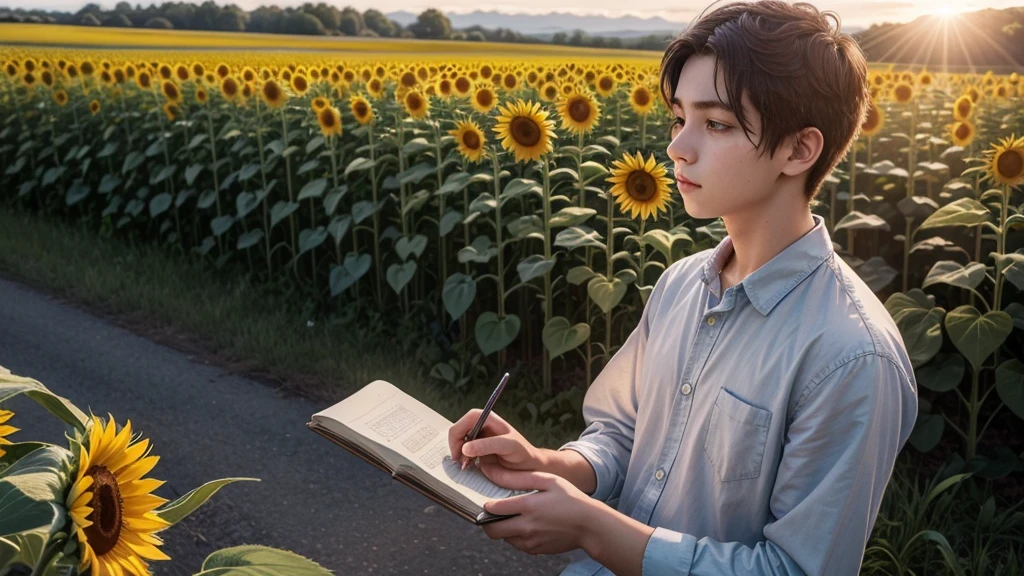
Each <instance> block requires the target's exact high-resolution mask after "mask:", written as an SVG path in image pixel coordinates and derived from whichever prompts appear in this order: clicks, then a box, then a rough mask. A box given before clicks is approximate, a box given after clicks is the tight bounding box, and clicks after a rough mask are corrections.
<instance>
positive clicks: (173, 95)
mask: <svg viewBox="0 0 1024 576" xmlns="http://www.w3.org/2000/svg"><path fill="white" fill-rule="evenodd" d="M160 91H161V92H163V94H164V97H165V98H167V100H168V101H169V102H175V103H177V102H180V101H181V90H179V89H178V85H177V84H175V83H174V82H172V81H171V80H167V81H165V82H164V83H163V84H162V85H161V86H160Z"/></svg>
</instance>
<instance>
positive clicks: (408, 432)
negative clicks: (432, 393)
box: [306, 380, 537, 524]
mask: <svg viewBox="0 0 1024 576" xmlns="http://www.w3.org/2000/svg"><path fill="white" fill-rule="evenodd" d="M306 426H307V427H308V428H310V429H311V430H313V431H314V432H316V433H317V434H320V435H322V436H324V437H326V438H327V439H329V440H331V441H333V442H335V443H337V444H338V445H340V446H341V447H342V448H345V449H346V450H348V451H349V452H351V453H353V454H355V455H356V456H358V457H360V458H362V459H363V460H366V461H367V462H369V463H370V464H373V465H374V466H376V467H377V468H380V469H381V470H384V471H385V472H387V473H388V474H390V475H391V477H392V478H395V479H397V480H399V481H400V482H402V483H403V484H405V485H407V486H409V487H411V488H413V489H415V490H416V491H418V492H420V493H421V494H423V495H425V496H427V497H428V498H430V499H431V500H433V501H434V502H437V503H438V504H440V505H441V506H444V507H445V508H447V509H448V510H451V511H452V512H455V513H456V514H458V515H459V516H461V517H463V518H465V519H466V520H469V521H470V522H472V523H474V524H486V523H488V522H494V521H497V520H503V519H505V518H512V517H514V516H518V514H513V515H498V514H491V513H490V512H487V511H485V510H484V507H483V506H484V502H487V501H490V500H500V499H502V498H509V497H512V496H518V495H520V494H530V493H533V492H537V491H536V490H510V489H508V488H502V487H501V486H498V485H497V484H495V483H493V482H491V481H490V479H488V478H487V476H485V475H484V474H483V472H481V471H480V470H479V469H478V468H476V467H475V466H472V465H470V466H467V467H466V469H465V470H461V469H460V466H459V463H458V462H456V461H454V460H452V457H451V454H450V453H449V450H448V429H449V428H451V426H452V422H450V421H449V420H448V419H447V418H445V417H444V416H441V415H440V414H438V413H437V412H435V411H434V410H432V409H431V408H430V407H428V406H426V405H425V404H423V403H422V402H420V401H419V400H416V399H415V398H413V397H412V396H409V395H408V394H406V393H405V392H402V391H401V390H399V389H398V388H396V387H395V386H394V385H392V384H390V383H388V382H386V381H384V380H374V381H373V382H370V383H369V384H367V385H366V386H364V387H363V388H362V389H360V390H359V391H358V392H356V393H355V394H353V395H351V396H349V397H348V398H346V399H344V400H342V401H341V402H338V403H337V404H335V405H333V406H331V407H330V408H327V409H325V410H322V411H320V412H317V413H316V414H313V416H312V419H311V421H310V422H308V423H307V424H306Z"/></svg>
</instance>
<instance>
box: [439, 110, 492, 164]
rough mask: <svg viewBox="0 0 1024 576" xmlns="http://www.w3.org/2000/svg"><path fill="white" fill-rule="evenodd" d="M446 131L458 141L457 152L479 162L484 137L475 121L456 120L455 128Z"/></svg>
mask: <svg viewBox="0 0 1024 576" xmlns="http://www.w3.org/2000/svg"><path fill="white" fill-rule="evenodd" d="M448 133H449V134H451V135H452V136H454V137H455V141H456V142H458V143H459V153H460V154H462V155H463V156H465V157H466V159H467V160H470V161H472V162H479V161H480V159H481V158H483V155H484V141H485V140H486V138H485V137H484V133H483V131H481V130H480V127H479V126H477V125H476V123H475V122H473V121H472V120H469V121H457V122H456V123H455V129H454V130H449V131H448Z"/></svg>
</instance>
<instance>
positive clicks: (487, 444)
mask: <svg viewBox="0 0 1024 576" xmlns="http://www.w3.org/2000/svg"><path fill="white" fill-rule="evenodd" d="M518 446H519V445H518V444H517V443H516V441H515V440H512V439H511V438H509V437H508V436H491V437H489V438H477V439H476V440H473V441H472V442H466V443H465V444H463V446H462V453H463V454H465V455H466V456H474V457H476V456H485V455H487V454H511V453H512V452H514V451H515V450H516V448H518Z"/></svg>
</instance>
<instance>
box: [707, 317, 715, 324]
mask: <svg viewBox="0 0 1024 576" xmlns="http://www.w3.org/2000/svg"><path fill="white" fill-rule="evenodd" d="M714 325H715V317H714V316H708V326H714Z"/></svg>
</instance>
